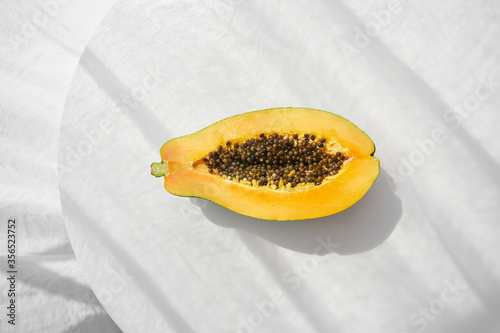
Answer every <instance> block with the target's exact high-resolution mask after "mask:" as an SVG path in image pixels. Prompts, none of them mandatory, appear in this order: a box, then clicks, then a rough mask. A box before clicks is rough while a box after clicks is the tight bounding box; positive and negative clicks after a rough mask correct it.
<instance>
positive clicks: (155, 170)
mask: <svg viewBox="0 0 500 333" xmlns="http://www.w3.org/2000/svg"><path fill="white" fill-rule="evenodd" d="M151 174H152V175H153V176H155V177H163V176H165V175H168V164H167V162H166V161H161V162H160V163H153V164H151Z"/></svg>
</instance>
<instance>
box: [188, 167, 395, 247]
mask: <svg viewBox="0 0 500 333" xmlns="http://www.w3.org/2000/svg"><path fill="white" fill-rule="evenodd" d="M386 177H388V176H387V174H386V173H385V171H384V170H381V173H380V176H379V177H378V179H377V180H376V181H375V183H374V184H373V186H372V188H371V189H370V190H369V191H368V192H367V193H366V194H365V196H364V197H363V198H361V200H360V201H358V202H357V203H356V204H354V205H353V206H351V207H349V208H348V209H346V210H344V211H342V212H340V213H337V214H334V215H330V216H325V217H321V218H317V219H311V220H301V221H270V220H261V219H256V218H253V217H248V216H244V215H240V214H237V213H235V212H232V211H230V210H228V209H226V208H224V207H221V206H219V205H216V204H214V203H212V202H210V201H207V200H203V199H198V198H192V199H191V201H192V202H193V203H194V204H195V205H197V206H199V207H200V208H201V210H202V212H203V214H204V215H205V217H206V218H207V219H209V220H210V221H211V222H213V223H215V224H217V225H220V226H222V227H226V228H234V229H239V230H243V231H246V232H248V233H251V234H255V235H257V236H259V237H261V238H263V239H266V240H267V241H269V242H272V243H274V244H276V245H278V246H281V247H284V248H287V249H290V250H293V251H297V252H302V253H308V254H313V253H314V252H315V250H316V249H317V248H318V244H321V243H323V244H324V243H325V242H328V243H330V244H334V245H332V246H327V247H325V249H326V250H327V252H328V253H331V252H335V253H337V254H342V255H347V254H355V253H361V252H365V251H369V250H371V249H373V248H375V247H377V246H378V245H380V244H382V243H383V242H384V241H385V240H386V239H387V238H388V237H389V236H390V234H391V233H392V231H393V230H394V229H395V227H396V225H397V223H398V221H399V219H400V217H401V214H402V205H401V200H400V199H399V198H398V197H397V196H396V195H395V194H394V192H393V191H392V189H391V186H390V185H389V183H388V182H387V181H386V180H385V179H388V178H386Z"/></svg>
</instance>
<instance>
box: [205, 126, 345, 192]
mask: <svg viewBox="0 0 500 333" xmlns="http://www.w3.org/2000/svg"><path fill="white" fill-rule="evenodd" d="M346 160H348V156H347V155H344V154H342V153H341V152H339V151H337V152H336V153H335V154H330V153H328V152H326V139H325V138H319V137H318V136H316V135H311V134H309V133H306V134H304V135H303V136H300V135H299V134H297V133H290V134H284V135H281V134H277V133H272V134H268V135H266V134H264V133H261V134H260V135H258V136H257V137H256V138H252V139H248V140H246V141H242V142H231V141H227V142H226V144H225V148H223V147H222V146H218V147H217V149H216V150H214V151H211V152H210V153H208V154H207V155H206V156H205V157H203V159H202V161H203V162H204V163H205V165H206V166H207V167H208V172H209V173H211V174H214V175H218V176H221V177H223V178H226V179H228V180H231V181H235V182H241V183H244V184H247V185H250V186H266V187H271V188H274V189H279V188H282V187H283V188H284V187H287V185H288V184H290V185H288V187H290V186H291V187H297V186H298V185H300V184H310V185H314V186H319V185H321V184H322V183H323V182H324V181H325V180H326V177H329V176H334V175H336V174H338V172H339V170H340V169H341V168H342V167H343V165H344V163H345V161H346Z"/></svg>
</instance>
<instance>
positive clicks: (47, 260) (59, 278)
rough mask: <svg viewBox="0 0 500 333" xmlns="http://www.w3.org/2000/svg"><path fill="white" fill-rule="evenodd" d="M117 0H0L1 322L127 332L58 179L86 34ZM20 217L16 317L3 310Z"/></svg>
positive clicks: (1, 327)
mask: <svg viewBox="0 0 500 333" xmlns="http://www.w3.org/2000/svg"><path fill="white" fill-rule="evenodd" d="M112 2H113V1H65V2H64V3H63V1H58V2H56V1H10V2H5V1H4V2H3V3H2V4H0V115H1V118H0V119H1V120H0V156H1V157H0V184H1V186H0V219H1V223H0V306H1V308H2V310H1V311H0V313H1V314H0V332H2V333H4V332H6V333H7V332H21V333H28V332H50V333H58V332H121V330H120V329H119V328H118V327H117V326H116V324H115V323H114V322H113V320H112V319H111V318H110V317H109V315H108V314H107V313H106V311H105V310H104V309H103V307H102V306H101V304H100V303H99V302H98V300H97V298H96V297H95V295H94V293H93V292H92V289H91V288H90V287H89V285H88V283H87V280H86V278H85V276H84V272H83V271H82V270H81V267H80V266H79V264H78V262H77V261H76V258H75V256H74V254H73V250H72V248H71V244H70V243H69V239H68V236H67V232H66V228H65V225H64V221H63V217H62V211H61V204H60V200H59V190H58V179H57V150H58V137H59V123H60V119H61V114H62V111H63V106H64V101H65V98H66V93H67V89H68V86H69V84H70V82H71V79H72V77H73V73H74V70H75V67H76V65H77V63H78V59H79V57H80V55H81V53H82V52H83V50H84V48H85V45H86V43H87V41H88V39H89V38H90V37H91V35H92V32H93V31H94V30H95V28H96V27H97V25H98V24H99V22H100V20H101V19H102V18H103V17H104V15H105V14H106V12H107V11H108V10H109V7H110V6H111V5H112ZM9 219H15V220H16V236H17V237H16V245H17V247H16V248H17V253H16V254H17V258H16V270H17V272H18V273H17V274H16V297H15V300H16V312H17V316H16V320H15V323H16V325H15V326H13V325H11V324H9V323H8V320H10V319H11V318H9V317H7V316H6V314H7V313H8V310H7V309H6V307H7V306H8V303H7V302H9V300H10V297H8V289H10V283H9V282H8V281H7V276H9V275H10V274H9V275H7V274H6V271H7V266H6V265H7V256H6V254H7V252H6V251H7V241H6V240H7V222H8V220H9Z"/></svg>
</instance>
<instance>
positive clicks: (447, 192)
mask: <svg viewBox="0 0 500 333" xmlns="http://www.w3.org/2000/svg"><path fill="white" fill-rule="evenodd" d="M499 7H500V6H499V4H498V3H497V2H495V1H486V2H481V3H479V2H468V1H455V2H453V3H449V2H446V3H444V2H438V1H434V2H431V1H428V2H422V1H419V2H417V1H408V0H406V1H379V2H376V3H374V2H368V3H367V2H366V1H351V2H345V3H344V2H341V1H334V0H331V1H326V0H325V1H315V2H313V3H312V2H310V1H309V2H308V1H305V0H300V1H293V2H269V1H267V2H266V1H246V2H244V1H240V0H214V1H201V0H200V1H167V0H161V1H139V0H127V1H120V2H118V3H117V4H116V5H115V6H113V7H112V9H111V10H110V11H109V13H108V14H107V15H106V17H105V18H104V20H103V21H102V22H101V24H100V25H99V27H98V29H97V30H96V33H95V35H94V36H93V37H92V38H91V40H90V41H89V43H88V44H87V47H86V49H85V51H84V52H83V55H82V58H81V59H80V62H79V65H78V66H77V69H76V72H75V73H74V78H73V80H72V82H71V85H70V88H69V92H68V96H67V101H66V105H65V108H64V113H63V116H62V122H61V135H60V138H59V144H60V146H59V157H58V158H59V181H60V197H61V202H62V207H63V211H64V218H65V222H66V227H67V230H68V233H69V239H70V240H71V245H72V246H73V249H74V251H75V255H76V257H77V258H78V262H79V264H80V265H81V269H82V270H83V272H85V274H86V277H87V279H88V282H89V284H90V286H91V287H92V289H93V291H94V292H95V294H96V296H97V299H98V300H99V301H100V303H101V304H102V305H103V306H104V308H105V309H106V311H107V312H108V313H109V315H110V316H111V317H112V318H113V319H114V320H115V322H116V323H117V325H118V326H119V327H120V328H121V329H122V330H124V331H125V332H141V331H144V332H280V331H290V332H350V333H356V332H398V333H401V332H408V333H411V332H424V331H425V332H463V333H466V332H485V333H486V332H492V333H496V332H498V331H499V330H500V321H499V319H498V316H497V314H498V312H499V311H500V287H499V286H500V283H499V282H500V265H499V264H498V260H497V253H498V252H499V242H498V238H499V234H500V233H499V232H500V227H499V226H498V217H499V216H500V214H499V213H500V212H499V208H498V202H499V201H500V200H499V199H500V186H499V185H500V182H499V176H498V169H499V168H498V164H499V163H500V145H499V138H498V137H497V136H496V135H495V134H496V133H495V132H496V131H495V130H496V125H497V124H498V123H499V120H500V119H499V117H500V115H499V114H498V112H496V111H497V109H498V107H499V106H500V97H499V95H500V94H499V90H500V49H499V48H498V40H499V39H500V26H499V24H500V23H499V22H500V20H499V14H500V8H499ZM73 18H74V19H75V20H78V18H77V17H76V16H73ZM94 19H95V18H94ZM96 21H97V20H96ZM68 22H69V21H68ZM75 25H77V24H76V23H75ZM372 31H375V32H376V34H375V35H374V34H373V33H372ZM61 34H62V33H61ZM56 36H58V37H60V36H61V35H59V34H56ZM61 38H62V37H61ZM64 40H67V41H71V40H72V38H70V37H67V38H64ZM68 43H69V42H68ZM66 51H67V50H66V49H64V52H66ZM37 54H40V55H39V56H38V58H36V57H34V58H33V57H31V58H30V57H28V58H26V59H25V60H23V58H21V59H15V57H14V56H11V57H12V58H10V59H12V60H11V61H10V62H6V63H5V64H4V63H3V64H4V65H5V67H6V68H7V65H10V64H11V63H13V61H14V59H15V60H16V61H19V62H20V63H23V64H24V63H27V64H29V63H30V62H33V61H41V60H40V59H42V60H43V59H44V57H47V59H49V58H50V62H51V64H54V59H53V57H49V56H48V55H47V54H42V53H37ZM72 57H77V55H72ZM71 59H75V58H71ZM23 61H24V62H23ZM2 62H3V60H2ZM69 62H71V61H69ZM56 63H57V62H56ZM20 66H21V65H20ZM51 66H52V67H50V68H54V65H51ZM69 67H71V66H67V67H66V68H65V70H66V71H65V72H64V75H65V78H66V81H64V80H62V81H58V82H61V83H59V85H58V84H54V83H52V85H50V84H51V81H50V79H52V80H53V79H54V75H53V70H46V72H40V74H39V75H40V77H41V78H43V80H45V81H40V82H39V86H36V85H34V84H33V83H32V81H30V80H29V79H28V77H25V76H26V75H28V74H32V73H27V72H26V71H25V70H24V71H23V68H24V67H21V68H19V69H18V71H17V72H12V76H13V78H12V79H10V80H7V81H6V79H5V77H3V76H2V77H1V78H0V80H2V91H8V92H9V91H14V90H13V89H14V88H17V90H15V91H16V92H17V94H18V96H17V97H9V98H10V99H7V102H3V103H6V106H8V107H7V108H3V110H2V112H3V113H4V114H5V118H6V119H15V120H16V121H17V123H18V124H23V125H24V124H26V123H30V125H29V126H28V125H25V126H26V128H25V129H24V131H23V132H22V134H18V136H15V133H18V131H19V128H20V125H17V128H15V127H12V128H11V129H10V130H6V131H4V127H5V128H7V126H6V125H4V124H5V123H4V122H2V134H1V135H2V140H3V141H2V149H4V150H5V153H4V155H5V156H7V155H8V154H11V156H12V158H10V159H9V160H8V161H9V162H8V163H9V164H5V169H6V172H5V173H4V174H6V176H4V175H3V174H2V177H5V178H4V179H2V180H3V183H7V184H8V185H7V186H6V187H3V188H2V192H1V193H2V200H3V203H7V204H5V205H3V207H7V208H5V211H6V212H9V211H8V210H7V209H9V207H13V208H12V212H13V213H6V214H18V215H17V216H20V219H24V220H28V217H29V216H32V215H29V214H28V213H29V212H31V214H35V213H36V214H40V215H36V216H37V217H40V218H39V221H40V223H38V224H35V223H32V224H30V225H31V226H32V229H26V232H25V234H26V237H31V238H27V239H30V244H31V243H32V244H33V249H34V250H32V251H33V252H35V251H39V252H38V253H43V251H45V250H46V249H47V248H51V246H54V245H53V244H56V245H60V246H62V247H63V248H64V251H66V249H67V244H68V243H67V238H65V237H66V236H65V235H64V234H63V233H62V232H59V233H56V232H49V229H48V228H49V226H51V225H56V224H57V223H58V222H60V219H61V218H60V211H59V206H58V202H57V200H55V198H56V197H57V194H58V192H57V183H56V179H55V174H54V170H55V151H56V149H57V146H56V142H55V141H56V138H57V134H56V133H57V129H55V124H57V123H58V121H59V118H58V117H59V115H60V114H59V112H60V109H58V110H59V111H55V109H53V110H54V111H52V112H51V113H49V112H35V111H34V110H27V108H28V107H30V108H34V107H35V106H36V107H37V108H45V109H48V108H50V102H53V101H58V102H59V103H61V101H62V99H61V96H60V95H64V93H65V87H67V83H69V79H67V78H69V77H71V75H73V73H72V70H71V69H70V68H69ZM43 68H45V67H43ZM62 71H63V69H61V72H62ZM58 75H63V74H60V73H59V74H58ZM14 78H15V79H14ZM40 80H42V79H40ZM62 82H64V83H66V85H64V84H62ZM7 84H8V88H4V87H7ZM46 86H50V87H51V88H52V89H51V90H48V91H50V92H52V94H53V95H58V96H52V95H50V94H48V93H47V89H42V88H44V87H46ZM13 87H14V88H13ZM30 89H31V90H30ZM25 90H28V91H31V94H30V95H28V96H29V97H30V98H29V99H28V100H26V101H24V100H23V98H25V96H26V95H25V92H24V91H25ZM21 91H22V92H23V93H21ZM10 95H14V96H16V95H15V94H12V93H10V94H9V96H10ZM9 101H17V103H18V104H15V103H14V102H9ZM21 101H22V103H21ZM9 103H10V104H9ZM23 103H24V104H23ZM278 106H305V107H312V108H319V109H323V110H328V111H331V112H334V113H338V114H340V115H342V116H345V117H346V118H348V119H350V120H351V121H353V122H354V123H355V124H357V125H358V126H359V127H360V128H362V129H363V130H364V131H365V132H366V133H368V134H369V135H370V136H371V137H372V139H373V140H374V142H375V144H376V145H377V152H376V156H377V157H379V158H380V160H381V164H382V169H383V172H382V174H381V176H380V178H379V179H378V180H377V182H376V183H375V185H374V187H373V188H372V189H371V190H370V192H369V193H368V194H367V195H366V197H365V198H363V199H362V200H361V201H360V202H359V203H358V204H356V205H355V206H353V207H352V208H350V209H348V210H347V211H345V212H342V213H340V214H337V215H334V216H331V217H327V218H323V219H317V220H312V221H298V222H273V221H259V220H255V219H250V218H246V217H242V216H240V215H237V214H235V213H232V212H229V211H226V210H225V209H222V208H220V207H218V206H216V205H214V204H211V203H206V202H204V201H201V200H194V199H188V198H179V197H174V196H172V195H170V194H169V193H167V192H166V191H165V190H164V189H163V188H162V181H161V180H159V179H155V178H154V177H152V176H151V175H150V174H149V165H150V163H151V162H153V161H159V154H158V150H159V147H160V146H161V144H163V143H164V142H165V141H167V140H169V139H171V138H174V137H177V136H180V135H185V134H189V133H192V132H194V131H197V130H199V129H200V128H202V127H204V126H207V125H209V124H211V123H213V122H215V121H218V120H220V119H222V118H224V117H227V116H231V115H234V114H238V113H242V112H245V111H252V110H258V109H264V108H270V107H278ZM58 107H59V108H62V105H59V106H58ZM19 111H22V112H21V113H20V112H19ZM9 123H11V122H9ZM47 124H51V125H50V126H48V125H47ZM14 129H15V131H14ZM4 133H5V134H4ZM9 133H10V134H9ZM19 140H27V141H21V142H26V143H28V144H29V146H28V147H29V150H23V148H21V147H22V144H19ZM4 142H5V144H4ZM25 145H26V144H25ZM13 150H14V151H13ZM34 152H36V153H34ZM35 165H36V167H35ZM2 166H3V167H4V164H3V163H2ZM14 179H16V180H14ZM18 184H21V185H18ZM33 184H36V185H38V186H34V185H33ZM37 188H38V189H39V190H38V191H37V190H36V189H37ZM6 189H7V190H6ZM28 190H29V192H28ZM215 190H216V189H215ZM27 193H29V194H27ZM49 196H50V197H49ZM32 199H36V200H32ZM7 200H10V201H7ZM23 200H24V201H23ZM33 202H36V203H37V204H33ZM8 203H12V204H11V205H8ZM30 205H33V206H30ZM3 207H2V209H3ZM26 207H28V208H26ZM26 212H28V213H26ZM42 213H43V215H42ZM22 214H26V215H22ZM23 216H24V218H23ZM41 217H44V218H43V219H42V218H41ZM44 221H46V222H45V223H44V224H42V223H43V222H44ZM41 226H43V227H41ZM37 228H39V229H37ZM4 229H5V228H4ZM54 229H56V227H54ZM38 230H42V231H41V232H39V231H38ZM57 230H61V229H57ZM1 232H2V233H4V232H5V231H4V230H2V231H1ZM2 235H3V234H2ZM35 239H36V241H35ZM31 240H33V241H31ZM20 243H21V244H23V241H22V240H20ZM27 243H28V242H27V241H25V242H24V244H27ZM2 251H4V250H3V249H2ZM30 251H31V250H30ZM30 251H28V252H29V253H31V252H30ZM2 253H3V252H2ZM64 253H66V252H64ZM316 254H319V255H316ZM51 258H52V257H51ZM58 259H59V258H58ZM3 261H4V258H3V257H2V262H3ZM26 262H29V261H28V260H27V261H26ZM71 263H73V264H74V262H71ZM69 264H70V263H68V265H69ZM54 265H55V266H54V267H53V268H44V269H45V270H48V269H50V270H52V271H54V269H56V270H55V272H57V273H58V274H57V276H56V277H55V281H58V280H57V279H58V277H60V276H61V275H62V273H61V272H59V270H58V269H59V268H57V267H58V265H59V264H57V261H55V264H54ZM27 267H31V268H26V270H28V269H35V268H36V267H38V269H39V270H40V267H42V266H40V265H38V266H36V265H27ZM33 267H35V268H33ZM66 267H68V269H67V270H66V271H72V270H77V269H78V268H77V267H76V265H73V266H71V265H69V266H66ZM41 272H42V273H43V272H45V271H44V270H43V269H41ZM2 274H3V272H2ZM79 274H80V273H79ZM2 280H3V279H2ZM32 281H33V282H31V284H30V285H31V286H33V287H34V288H35V291H34V292H33V293H31V294H30V295H29V296H26V297H27V298H26V300H25V301H23V300H20V304H27V303H29V301H28V300H29V299H30V298H29V297H32V299H36V297H37V295H38V294H37V293H46V294H50V293H51V292H50V291H52V290H57V289H56V288H46V289H43V287H41V288H40V287H38V286H37V284H36V282H35V281H37V279H36V278H33V279H32ZM42 281H44V280H42ZM47 281H52V280H50V279H47ZM65 281H66V280H65ZM71 281H82V279H81V276H80V275H78V274H74V276H73V277H72V278H71ZM80 283H81V284H82V285H83V283H84V282H80ZM41 285H42V286H43V284H41ZM40 289H42V290H40ZM62 289H63V290H64V288H62ZM81 289H82V290H83V289H85V288H83V287H82V288H81ZM2 290H3V289H2ZM44 290H49V292H46V291H44ZM82 292H83V291H82ZM52 293H55V292H52ZM69 295H70V294H69V293H68V292H64V291H61V293H59V294H57V296H58V297H62V298H65V302H64V304H66V306H69V307H71V306H75V304H79V303H78V302H79V301H80V300H81V298H77V297H73V298H72V297H71V296H69ZM47 297H49V299H54V298H50V297H51V296H50V295H48V296H47ZM78 297H81V296H78ZM88 297H90V296H88ZM89 299H91V298H89ZM58 300H59V298H58ZM92 302H95V301H92ZM92 302H91V301H89V303H91V304H93V303H92ZM68 304H69V305H68ZM24 306H26V305H24ZM86 309H87V311H88V312H89V313H90V312H92V311H97V312H98V311H101V310H99V308H98V307H97V305H95V307H93V306H92V305H90V307H89V308H86ZM44 315H45V316H47V312H39V315H38V317H36V316H34V317H33V319H32V320H30V321H28V320H27V319H23V320H24V323H29V324H30V325H35V324H34V323H36V321H37V320H43V319H39V318H44V317H43V316H44ZM24 318H25V317H24ZM64 318H69V320H70V321H72V323H77V322H79V321H80V319H81V318H80V317H78V316H77V315H76V314H75V315H74V316H71V315H67V316H66V315H64ZM3 319H4V318H2V320H3ZM19 320H20V322H23V321H22V320H21V317H20V319H19ZM67 320H68V319H67ZM47 322H48V323H49V324H47V325H54V326H53V327H58V326H56V324H55V323H50V321H47ZM3 324H4V323H3V322H2V325H3ZM26 325H28V324H26ZM102 325H103V329H102V330H100V331H103V332H104V331H106V330H110V331H113V328H111V327H110V326H109V325H110V324H109V322H105V321H104V322H103V324H102ZM106 325H108V326H106ZM2 328H3V327H2ZM27 328H28V331H29V330H32V329H33V326H27ZM82 330H83V328H82ZM56 331H57V330H56Z"/></svg>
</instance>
